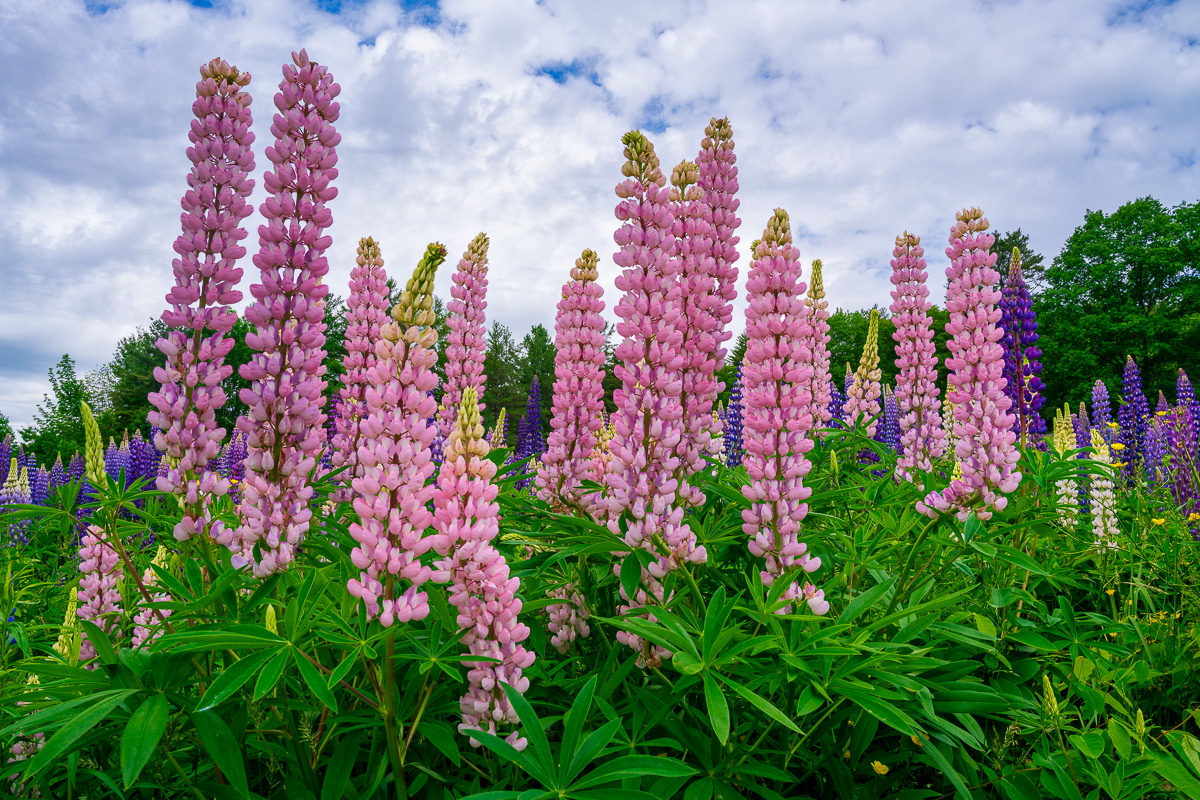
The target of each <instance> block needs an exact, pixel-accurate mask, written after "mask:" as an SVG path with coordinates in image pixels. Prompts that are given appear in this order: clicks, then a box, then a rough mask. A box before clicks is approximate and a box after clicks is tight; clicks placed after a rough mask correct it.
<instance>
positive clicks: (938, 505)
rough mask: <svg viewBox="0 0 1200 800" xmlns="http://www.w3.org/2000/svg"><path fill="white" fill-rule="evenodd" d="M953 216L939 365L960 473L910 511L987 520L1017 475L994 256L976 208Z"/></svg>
mask: <svg viewBox="0 0 1200 800" xmlns="http://www.w3.org/2000/svg"><path fill="white" fill-rule="evenodd" d="M957 219H958V222H957V223H956V224H955V226H954V228H953V229H951V232H950V247H948V248H947V249H946V255H947V256H949V258H950V261H951V264H950V267H949V268H947V270H946V276H947V277H948V278H949V279H950V286H949V289H948V290H947V293H946V310H947V311H949V312H950V322H949V323H947V324H946V332H947V333H949V334H950V335H951V337H952V338H951V340H950V343H949V347H950V358H949V359H947V362H946V366H948V367H950V368H951V369H952V370H953V372H952V373H951V374H950V376H949V383H950V390H949V392H947V400H948V401H949V402H950V403H952V404H953V406H954V409H953V415H954V428H955V431H954V432H955V437H956V438H957V440H958V441H957V443H956V445H955V455H956V456H957V457H958V460H959V461H960V462H961V463H962V472H963V474H962V478H956V479H954V480H952V481H951V482H950V485H949V486H948V487H946V489H945V490H944V491H942V492H931V493H930V494H929V495H927V496H926V497H925V500H924V501H923V502H921V503H919V504H918V505H917V509H918V510H919V511H921V512H923V513H925V514H928V515H929V516H936V515H937V514H938V512H941V513H948V512H954V513H955V514H956V515H957V517H958V518H959V519H960V520H965V519H966V518H967V516H968V515H969V514H970V513H971V512H972V511H974V512H975V516H976V517H977V518H978V519H980V520H987V519H989V518H990V517H991V515H992V509H993V508H994V509H996V510H997V511H1003V510H1004V507H1005V506H1006V505H1007V504H1008V498H1007V497H1004V496H1003V495H1004V494H1007V493H1008V492H1011V491H1013V490H1014V489H1016V488H1017V486H1018V485H1019V484H1020V482H1021V473H1019V472H1017V471H1016V470H1015V469H1014V467H1015V466H1016V463H1017V458H1018V457H1019V454H1018V453H1017V449H1016V448H1015V447H1014V446H1013V442H1014V440H1015V439H1016V434H1014V433H1013V432H1012V426H1013V422H1014V417H1013V415H1012V414H1010V413H1008V410H1009V407H1010V406H1011V405H1012V401H1011V400H1009V398H1008V396H1007V395H1005V394H1004V375H1003V372H1004V348H1002V347H1001V346H1000V343H999V341H1000V338H1001V337H1002V336H1003V335H1004V332H1003V331H1002V330H1001V329H1000V328H998V327H996V323H998V322H999V321H1000V309H998V308H997V307H996V303H997V301H999V299H1000V292H999V291H998V290H997V289H996V283H997V281H998V280H999V279H1000V275H999V274H998V273H997V272H996V270H994V269H992V267H993V265H995V263H996V256H995V254H992V253H989V252H988V249H989V248H990V247H991V246H992V244H993V243H994V242H995V237H994V236H992V235H990V234H988V233H985V231H986V230H987V229H988V221H987V220H986V219H985V218H984V216H983V212H982V211H980V210H979V209H978V208H971V209H964V210H963V211H961V212H959V213H958V215H957Z"/></svg>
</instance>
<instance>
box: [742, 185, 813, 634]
mask: <svg viewBox="0 0 1200 800" xmlns="http://www.w3.org/2000/svg"><path fill="white" fill-rule="evenodd" d="M799 253H800V251H799V250H798V249H797V248H796V247H795V246H794V245H793V244H792V230H791V225H790V223H789V221H788V216H787V212H785V211H784V210H783V209H781V208H777V209H775V213H774V215H773V216H772V217H771V220H770V221H769V222H768V223H767V227H766V230H764V231H763V236H762V239H761V240H760V241H759V242H758V245H757V246H756V247H755V248H754V261H753V263H751V265H750V271H749V274H748V275H747V277H746V298H747V303H748V306H747V308H746V340H747V341H746V361H745V379H746V412H745V415H746V418H745V423H744V424H745V432H744V436H745V444H746V457H745V461H744V464H745V467H746V473H747V474H748V475H749V476H750V483H749V484H748V485H746V486H743V487H742V494H743V495H744V496H745V498H746V499H747V500H748V501H749V502H750V507H749V508H747V509H744V510H743V511H742V531H743V532H744V533H745V534H746V535H747V536H748V537H749V538H750V543H749V549H750V552H751V553H752V554H753V555H754V556H756V557H761V558H763V559H764V569H763V570H762V571H761V572H760V573H759V574H760V577H761V578H762V581H763V583H764V584H766V585H767V586H770V585H771V584H772V583H774V582H775V580H776V579H777V578H779V577H782V576H783V575H785V574H786V573H788V572H790V571H791V570H792V569H793V568H795V567H799V568H801V569H802V570H803V571H804V572H814V571H816V570H817V569H819V568H820V566H821V559H819V558H814V557H812V556H810V555H809V554H808V546H807V545H806V544H804V543H803V542H801V541H800V538H799V532H800V523H801V522H802V521H803V520H804V518H805V516H807V514H808V503H806V502H805V500H807V499H808V497H809V495H811V494H812V489H811V488H809V487H807V486H805V485H804V476H805V475H807V474H808V472H809V470H810V469H811V468H812V464H811V462H809V460H808V459H807V458H806V457H805V454H806V453H808V451H809V450H811V449H812V446H813V441H812V439H811V438H810V437H809V435H808V433H809V430H811V428H812V423H813V419H812V415H811V414H809V413H807V409H808V404H809V402H810V401H811V399H812V397H811V394H810V392H809V390H808V388H807V387H808V386H811V383H812V375H811V373H812V371H813V366H812V364H811V363H810V359H811V354H810V353H808V352H806V350H807V347H806V346H805V343H806V342H808V341H811V337H812V333H813V332H812V328H811V325H810V324H809V322H808V315H807V314H806V313H805V310H804V301H803V299H802V297H801V296H802V295H803V293H804V290H805V288H806V287H805V285H804V282H803V281H802V280H800V277H801V269H802V268H801V266H800V262H799V260H798V257H799ZM806 588H807V587H806V586H802V585H801V584H800V583H799V582H793V583H792V585H791V586H790V587H788V589H787V590H786V591H785V592H784V593H783V599H786V600H788V601H793V600H798V599H801V598H804V599H806V600H807V601H808V606H809V609H810V610H811V611H812V612H813V613H814V614H824V613H825V612H827V611H828V610H829V604H828V603H827V602H825V595H824V592H821V591H819V590H818V591H817V592H815V593H813V594H812V595H811V596H810V594H809V593H808V592H806V591H805V590H806ZM789 608H790V606H789Z"/></svg>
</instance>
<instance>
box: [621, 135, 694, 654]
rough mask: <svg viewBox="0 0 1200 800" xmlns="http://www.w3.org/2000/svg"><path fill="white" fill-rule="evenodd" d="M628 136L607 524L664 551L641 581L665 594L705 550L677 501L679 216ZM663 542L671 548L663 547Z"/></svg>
mask: <svg viewBox="0 0 1200 800" xmlns="http://www.w3.org/2000/svg"><path fill="white" fill-rule="evenodd" d="M622 143H623V144H624V145H625V157H626V159H628V160H627V161H626V162H625V165H624V167H622V170H621V172H622V174H623V175H625V176H626V178H627V180H625V181H624V182H622V183H620V184H619V185H618V186H617V189H616V191H617V196H618V197H619V198H621V201H620V202H619V203H618V204H617V208H616V216H617V219H619V220H621V222H622V225H621V227H619V228H618V229H617V231H616V233H615V234H614V235H613V238H614V240H615V241H616V243H617V245H618V247H620V250H618V252H617V253H616V255H615V256H614V259H613V260H614V261H615V262H616V264H617V266H618V267H620V268H621V269H622V272H621V274H620V275H618V276H617V279H616V286H617V289H618V290H619V291H621V292H624V295H623V296H622V297H621V299H620V301H619V302H618V303H617V306H616V312H617V316H618V317H619V318H620V322H618V323H617V335H619V336H620V337H622V340H621V344H620V345H618V347H617V358H618V360H619V363H618V364H617V367H616V370H615V371H616V376H617V378H618V379H619V380H620V381H621V386H620V388H618V389H617V390H616V391H615V392H614V393H613V399H614V401H615V403H616V406H617V410H616V411H615V412H614V413H613V424H614V428H615V436H614V437H613V439H612V441H611V442H610V443H609V449H610V450H611V451H612V460H611V461H610V462H609V469H608V472H607V473H606V474H605V482H606V484H607V487H608V496H607V501H608V503H607V505H608V525H609V529H610V530H612V531H613V533H614V534H616V535H618V536H619V535H621V528H620V520H621V517H622V515H624V516H625V518H626V520H627V522H628V527H627V529H626V531H625V533H624V538H625V542H626V544H628V545H629V546H630V547H640V548H644V549H646V550H648V551H649V552H651V553H654V554H655V555H656V556H657V557H658V560H657V561H656V562H654V563H653V564H651V565H650V567H649V569H648V570H647V569H643V570H642V585H643V586H645V587H646V588H647V589H649V592H650V595H652V596H654V597H655V598H656V599H657V600H658V601H659V602H662V600H663V597H662V593H663V588H662V585H661V583H659V581H661V579H662V578H663V576H665V575H666V574H667V572H669V571H671V570H673V569H676V568H677V567H678V566H679V565H680V564H681V563H682V562H685V561H693V562H697V563H699V562H703V561H704V560H705V559H706V558H707V553H705V551H704V548H703V547H699V546H697V545H696V537H695V534H693V533H692V531H691V529H690V528H688V526H687V525H686V524H685V523H684V522H683V508H682V507H681V506H679V505H677V502H676V501H677V500H678V499H679V497H678V489H679V482H678V479H677V475H678V473H679V466H680V459H679V457H678V453H677V448H678V447H679V442H680V437H681V435H682V433H683V407H682V405H681V403H680V400H679V394H680V392H681V391H682V387H683V367H684V358H683V355H682V354H681V352H680V344H681V342H682V340H683V335H682V332H681V331H680V326H681V324H682V321H681V318H680V301H679V297H680V289H679V282H678V276H679V262H678V260H677V259H675V258H674V256H675V253H676V241H675V237H674V235H673V233H672V228H673V226H674V221H675V220H674V215H673V213H672V208H671V204H670V202H669V194H668V191H667V189H666V178H665V177H664V176H663V174H662V170H661V169H660V168H659V161H658V156H656V155H655V154H654V146H653V145H652V144H651V143H650V141H649V140H648V139H646V137H645V136H643V135H642V134H641V132H640V131H630V132H629V133H627V134H625V136H624V137H623V138H622ZM660 547H662V548H664V549H665V550H666V551H667V553H668V554H667V555H663V554H662V553H660V551H659V548H660ZM623 592H624V590H623V589H622V593H623ZM636 594H637V596H636V597H633V598H629V597H625V598H624V599H625V600H626V601H629V602H630V603H631V605H632V606H644V605H646V604H647V603H648V602H649V601H650V595H647V593H646V592H645V591H643V590H638V592H637V593H636ZM629 608H630V606H622V607H621V609H620V610H621V611H622V613H624V612H625V611H627V610H628V609H629ZM617 638H618V639H619V640H620V641H621V642H622V643H624V644H627V645H629V646H630V647H632V648H634V649H636V650H638V651H639V657H638V663H639V664H643V665H644V664H651V665H653V664H656V663H660V662H661V659H662V658H664V657H666V656H667V655H668V654H666V653H665V651H661V649H660V648H650V647H649V646H648V645H646V644H645V643H643V642H642V641H641V639H640V638H639V637H636V636H632V635H630V634H627V633H625V632H621V633H619V634H617Z"/></svg>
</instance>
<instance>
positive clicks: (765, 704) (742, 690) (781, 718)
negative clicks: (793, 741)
mask: <svg viewBox="0 0 1200 800" xmlns="http://www.w3.org/2000/svg"><path fill="white" fill-rule="evenodd" d="M721 680H722V681H724V682H725V683H727V684H729V686H730V687H732V688H733V690H734V691H735V692H737V693H738V694H739V695H741V697H742V699H744V700H748V701H749V702H750V704H751V705H752V706H754V707H755V708H757V709H758V710H759V711H761V712H763V713H764V714H766V715H767V716H768V717H770V718H771V719H773V720H775V721H776V722H778V723H779V724H780V725H782V726H784V727H785V728H788V729H790V730H793V731H795V732H796V733H800V732H801V731H800V729H799V728H797V727H796V723H794V722H792V720H791V719H790V718H789V717H788V716H787V715H786V714H784V713H783V712H782V711H780V710H779V709H778V708H776V707H775V706H774V705H772V704H771V703H770V702H769V701H767V700H766V699H765V698H763V697H761V696H759V695H757V694H755V693H754V692H753V691H751V690H750V689H748V688H747V687H745V686H742V685H741V684H740V683H735V682H733V681H732V680H730V679H729V678H726V677H725V676H724V675H722V676H721Z"/></svg>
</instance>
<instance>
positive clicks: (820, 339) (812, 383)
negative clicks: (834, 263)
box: [804, 259, 840, 429]
mask: <svg viewBox="0 0 1200 800" xmlns="http://www.w3.org/2000/svg"><path fill="white" fill-rule="evenodd" d="M804 315H805V318H806V319H807V320H808V327H809V329H810V330H811V331H812V333H811V334H810V337H809V339H810V341H809V342H808V343H807V344H806V347H807V348H808V351H809V353H810V356H809V363H810V364H811V366H812V370H813V373H812V378H811V379H810V380H809V381H808V383H807V384H806V385H805V386H804V388H805V389H807V390H808V392H809V395H810V396H811V397H812V400H810V401H809V403H808V409H807V413H809V414H811V415H812V419H813V425H812V426H813V429H817V428H828V427H829V421H830V420H831V419H833V392H834V391H836V387H835V386H834V385H833V376H832V375H831V374H830V372H829V301H828V300H826V299H825V280H824V277H823V276H822V274H821V260H820V259H816V260H814V261H813V262H812V272H811V274H810V275H809V282H808V292H807V294H805V295H804ZM839 413H840V412H839Z"/></svg>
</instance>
